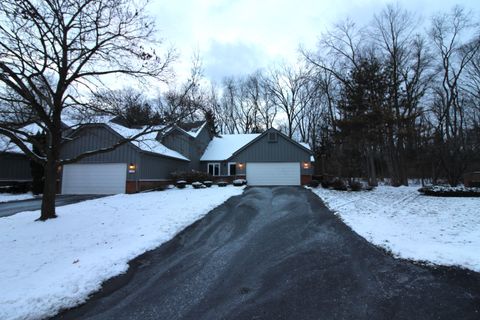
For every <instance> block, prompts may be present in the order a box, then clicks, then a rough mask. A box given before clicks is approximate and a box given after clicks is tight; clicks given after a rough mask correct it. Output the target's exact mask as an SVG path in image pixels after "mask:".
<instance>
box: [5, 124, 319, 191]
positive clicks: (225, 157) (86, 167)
mask: <svg viewBox="0 0 480 320" xmlns="http://www.w3.org/2000/svg"><path fill="white" fill-rule="evenodd" d="M32 130H33V129H32ZM141 131H142V128H127V127H125V126H123V125H121V124H119V123H118V122H115V121H104V122H102V123H92V124H84V125H81V126H79V127H77V128H76V129H75V130H70V129H69V130H66V131H65V132H66V134H65V135H64V138H63V144H62V151H61V158H62V159H74V158H75V157H76V156H78V155H79V154H83V153H85V152H87V151H89V150H98V149H102V148H104V149H105V148H109V147H110V146H112V145H113V144H115V143H117V142H118V141H120V140H122V139H125V138H128V137H131V136H134V135H135V134H138V133H139V132H141ZM32 132H33V131H32ZM160 132H161V134H159V133H157V132H152V133H149V134H146V135H144V136H142V137H141V138H139V139H138V140H137V141H131V142H127V143H125V144H123V145H121V146H119V147H118V148H116V149H115V150H110V151H108V152H103V153H98V154H93V155H91V156H88V157H84V158H82V159H80V160H79V161H76V162H74V163H72V164H66V165H64V166H63V167H62V168H61V171H60V177H61V181H60V187H59V189H60V190H61V192H62V193H65V194H115V193H125V192H126V193H134V192H140V191H143V190H148V189H152V188H155V187H158V186H161V185H165V184H169V183H170V182H171V181H170V174H171V173H172V172H174V171H186V170H199V171H204V172H208V173H210V174H211V175H212V176H213V178H214V179H216V180H220V179H222V180H233V179H235V178H245V179H247V180H248V184H249V185H300V184H304V183H307V182H308V181H309V180H310V179H311V175H312V159H311V151H310V150H309V148H308V146H306V145H304V144H301V143H298V142H296V141H294V140H292V139H290V138H288V137H287V136H285V135H284V134H282V133H281V132H279V131H277V130H275V129H269V130H267V131H266V132H264V133H262V134H234V135H221V136H216V137H213V134H212V132H211V130H210V128H209V126H208V125H207V123H206V122H205V121H200V122H192V123H184V124H178V125H175V126H173V127H171V128H169V129H168V130H166V131H163V130H161V131H160ZM0 138H1V139H0V184H4V185H5V184H11V183H13V182H27V183H29V182H30V181H31V179H32V178H31V171H30V161H29V159H28V158H27V157H26V156H25V154H24V153H23V152H22V151H21V150H20V149H19V148H18V147H17V146H15V145H14V144H12V143H11V142H10V141H9V140H8V139H7V138H6V137H4V136H0Z"/></svg>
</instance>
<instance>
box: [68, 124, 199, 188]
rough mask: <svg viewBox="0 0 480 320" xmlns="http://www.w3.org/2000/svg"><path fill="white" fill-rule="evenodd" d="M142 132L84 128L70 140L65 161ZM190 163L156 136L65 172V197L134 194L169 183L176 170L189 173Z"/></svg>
mask: <svg viewBox="0 0 480 320" xmlns="http://www.w3.org/2000/svg"><path fill="white" fill-rule="evenodd" d="M139 131H141V129H129V128H125V127H123V126H121V125H118V124H114V123H108V124H103V123H102V124H90V125H84V126H82V127H81V128H79V129H78V130H76V131H74V132H73V133H72V134H71V135H70V136H68V137H67V139H66V142H65V143H64V144H63V146H62V153H61V157H62V159H70V158H74V157H75V156H77V155H79V154H81V153H84V152H87V151H89V150H97V149H102V148H108V147H110V146H112V145H114V144H115V143H117V142H118V141H120V140H121V139H124V138H126V137H130V136H133V135H135V134H136V133H138V132H139ZM189 163H190V160H189V159H188V158H186V157H185V156H183V155H182V154H180V153H179V152H177V151H174V150H171V149H169V148H167V147H166V146H164V145H162V144H161V142H160V141H159V140H158V137H157V133H151V134H147V135H145V136H143V137H142V138H141V139H139V140H138V141H134V142H128V143H126V144H123V145H121V146H119V147H118V148H116V149H115V150H113V151H109V152H105V153H99V154H95V155H92V156H89V157H86V158H83V159H81V160H80V161H78V162H76V163H74V164H69V165H65V166H64V167H63V168H62V171H63V172H62V184H61V190H62V193H70V194H73V193H107V194H108V193H125V192H126V193H134V192H139V191H143V190H147V189H152V188H155V187H158V186H161V185H164V184H166V183H168V181H169V180H168V179H169V175H170V173H171V172H173V171H176V170H187V169H188V167H189Z"/></svg>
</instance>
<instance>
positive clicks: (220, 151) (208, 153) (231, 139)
mask: <svg viewBox="0 0 480 320" xmlns="http://www.w3.org/2000/svg"><path fill="white" fill-rule="evenodd" d="M258 136H260V134H259V133H249V134H224V135H221V136H219V137H214V138H213V139H212V141H210V143H209V144H208V147H207V149H206V150H205V152H204V153H203V155H202V157H201V158H200V160H201V161H221V160H227V159H228V158H230V157H231V156H232V155H233V154H234V153H235V152H236V151H237V150H238V149H240V148H242V147H243V146H245V145H246V144H248V143H250V142H251V141H252V140H253V139H255V138H257V137H258Z"/></svg>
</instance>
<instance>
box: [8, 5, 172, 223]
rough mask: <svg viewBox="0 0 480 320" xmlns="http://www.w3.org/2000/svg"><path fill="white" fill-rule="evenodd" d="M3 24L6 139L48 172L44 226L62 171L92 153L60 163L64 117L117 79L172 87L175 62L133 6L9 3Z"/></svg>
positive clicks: (150, 24) (142, 13)
mask: <svg viewBox="0 0 480 320" xmlns="http://www.w3.org/2000/svg"><path fill="white" fill-rule="evenodd" d="M0 20H1V21H2V23H1V25H0V47H1V49H2V50H1V53H0V83H1V85H2V86H1V87H0V99H1V101H2V110H1V116H0V134H3V135H5V136H7V137H8V138H9V139H10V140H11V141H12V142H14V143H15V144H17V145H18V147H19V148H20V149H21V150H22V151H23V152H25V154H26V155H27V156H29V157H30V158H31V159H33V160H34V161H36V162H38V163H40V164H42V165H43V166H44V168H45V187H44V195H43V201H42V209H41V216H40V218H39V219H40V220H46V219H49V218H54V217H56V214H55V193H56V180H57V172H58V169H59V167H60V166H61V165H63V164H66V163H70V162H73V161H76V160H79V159H80V158H83V157H85V156H87V155H89V154H93V152H89V153H87V154H82V155H80V156H78V157H76V158H75V159H69V160H62V159H60V151H61V142H62V125H61V121H62V115H64V114H65V113H66V112H71V113H75V111H76V110H77V109H78V108H83V109H86V108H87V109H88V108H89V105H90V100H89V99H87V96H88V95H89V94H90V93H93V92H97V91H98V89H99V88H103V89H106V88H107V86H106V83H108V82H109V81H110V82H111V81H116V79H117V78H118V77H125V78H129V79H136V80H142V79H147V78H149V77H151V78H152V79H157V80H158V79H160V80H164V81H165V80H167V79H168V77H169V76H170V69H169V66H170V63H171V62H172V60H173V59H174V56H175V55H174V52H172V51H168V52H167V53H166V54H164V55H159V54H158V53H157V52H156V51H157V50H159V47H158V45H159V43H158V42H156V41H155V39H154V32H155V28H154V24H153V22H152V20H151V19H150V18H149V17H148V16H146V14H145V8H144V6H139V5H136V4H135V2H133V1H130V0H106V1H102V0H54V1H47V0H22V1H17V0H4V1H2V2H1V3H0ZM12 106H15V108H13V107H12ZM12 109H13V112H12ZM26 123H36V124H37V125H38V126H40V127H41V128H42V129H43V130H44V131H45V134H46V136H47V143H46V145H45V146H41V145H38V146H37V147H38V148H41V150H43V151H44V153H43V154H44V155H39V154H36V153H34V152H32V150H31V149H30V148H29V146H28V144H29V143H35V142H34V140H33V137H32V134H31V133H30V132H28V131H26V130H22V125H24V124H26ZM148 130H151V128H148V129H146V130H145V132H147V131H148ZM136 138H138V137H137V136H134V137H130V139H136ZM128 140H129V139H128ZM126 142H127V140H122V141H119V143H117V144H116V145H114V146H112V147H111V148H105V149H102V150H97V151H95V152H107V151H109V150H113V149H114V148H116V147H118V145H120V144H123V143H126Z"/></svg>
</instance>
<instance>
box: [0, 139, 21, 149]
mask: <svg viewBox="0 0 480 320" xmlns="http://www.w3.org/2000/svg"><path fill="white" fill-rule="evenodd" d="M0 152H10V153H23V151H22V150H21V149H20V148H19V147H18V146H17V145H16V144H15V143H13V142H12V141H10V138H8V137H6V136H4V135H0Z"/></svg>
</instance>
